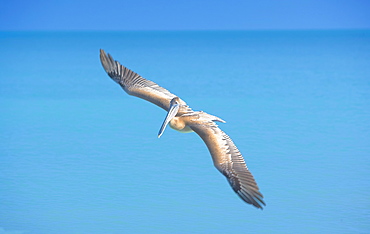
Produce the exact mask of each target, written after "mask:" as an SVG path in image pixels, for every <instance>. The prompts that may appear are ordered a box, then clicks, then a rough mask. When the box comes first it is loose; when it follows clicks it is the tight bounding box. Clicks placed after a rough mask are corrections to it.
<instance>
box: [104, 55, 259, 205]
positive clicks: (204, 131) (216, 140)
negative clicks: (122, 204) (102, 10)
mask: <svg viewBox="0 0 370 234" xmlns="http://www.w3.org/2000/svg"><path fill="white" fill-rule="evenodd" d="M100 61H101V63H102V65H103V67H104V70H105V71H106V72H107V73H108V75H109V76H110V78H112V79H113V80H114V81H115V82H117V83H118V84H119V85H120V86H121V87H122V88H123V90H125V91H126V92H127V93H128V94H129V95H133V96H136V97H139V98H142V99H145V100H147V101H149V102H151V103H154V104H156V105H157V106H159V107H162V108H163V109H164V110H166V111H167V116H166V118H165V120H164V121H163V124H162V126H161V128H160V130H159V133H158V138H159V137H160V136H161V135H162V134H163V132H164V130H165V128H166V126H167V125H168V124H170V127H171V128H173V129H175V130H177V131H180V132H196V133H197V134H198V135H199V136H200V137H201V138H202V139H203V141H204V142H205V143H206V145H207V147H208V150H209V151H210V153H211V156H212V159H213V163H214V165H215V167H216V168H217V169H218V170H219V171H220V172H221V173H222V174H223V175H224V176H225V177H226V178H227V180H228V181H229V183H230V185H231V187H232V188H233V190H234V191H235V192H236V193H237V194H238V195H239V197H240V198H241V199H242V200H244V201H245V202H246V203H249V204H252V205H253V206H255V207H257V208H260V209H262V205H265V203H264V201H263V195H262V194H261V193H260V191H259V188H258V186H257V183H256V181H255V180H254V178H253V176H252V174H251V173H250V171H249V170H248V168H247V166H246V164H245V161H244V158H243V156H242V155H241V153H240V152H239V150H238V148H237V147H236V146H235V144H234V142H233V141H232V140H231V139H230V137H229V136H228V135H227V134H226V133H224V132H223V131H222V130H221V129H220V128H219V127H218V125H217V124H216V123H215V121H217V122H223V123H225V121H223V120H222V119H220V118H218V117H216V116H213V115H210V114H207V113H205V112H203V111H193V110H192V109H191V108H190V107H189V106H188V105H186V103H185V102H184V101H183V100H182V99H180V98H179V97H177V96H176V95H174V94H172V93H170V92H169V91H168V90H167V89H165V88H162V87H161V86H159V85H157V84H156V83H154V82H152V81H150V80H146V79H144V78H143V77H141V76H140V75H138V74H137V73H135V72H133V71H131V70H130V69H128V68H126V67H124V66H123V65H121V64H120V63H119V62H118V61H115V60H114V59H113V58H112V56H111V55H110V54H108V55H107V54H106V53H105V52H104V50H102V49H101V50H100Z"/></svg>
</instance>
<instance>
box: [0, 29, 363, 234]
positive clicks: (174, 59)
mask: <svg viewBox="0 0 370 234" xmlns="http://www.w3.org/2000/svg"><path fill="white" fill-rule="evenodd" d="M100 49H104V50H105V51H106V52H107V53H110V54H111V55H112V56H113V58H114V59H115V60H118V61H119V62H120V63H121V64H123V65H124V66H126V67H128V68H129V69H131V70H133V71H135V72H137V73H138V74H140V75H141V76H143V77H144V78H146V79H149V80H152V81H154V82H156V83H157V84H159V85H160V86H163V87H164V88H166V89H168V90H170V91H171V92H172V93H174V94H175V95H177V96H179V97H180V98H182V99H183V100H185V101H186V102H187V104H188V105H189V106H190V107H191V108H192V109H193V110H202V111H205V112H207V113H210V114H212V115H215V116H218V117H220V118H222V119H223V120H225V121H226V123H220V124H219V127H220V128H221V129H222V130H223V131H225V132H226V133H227V134H228V135H229V136H230V137H231V138H232V139H233V141H234V142H235V144H236V145H237V147H238V148H239V150H240V151H241V153H242V154H243V156H244V158H245V160H246V163H247V166H248V168H249V170H250V171H251V172H252V174H253V175H254V177H255V179H256V181H257V183H258V186H259V188H260V191H261V193H262V194H263V195H264V201H265V202H266V206H265V207H264V209H263V210H259V209H256V208H254V207H253V206H251V205H248V204H246V203H244V202H243V201H242V200H241V199H240V198H239V197H238V196H237V195H236V194H235V193H234V192H233V190H232V189H231V187H230V186H229V184H228V183H227V181H226V179H225V177H224V176H223V175H222V174H221V173H219V172H218V171H217V170H216V169H215V168H214V166H213V163H212V160H211V157H210V154H209V152H208V150H207V147H206V146H205V144H204V143H203V141H202V140H201V138H200V137H199V136H197V135H196V134H195V133H186V134H183V133H179V132H177V131H174V130H172V129H170V128H167V129H166V131H165V133H164V134H163V135H162V137H161V138H160V139H158V137H157V133H158V130H159V128H160V126H161V124H162V121H163V120H164V118H165V115H166V112H165V111H163V110H162V109H161V108H158V107H157V106H155V105H153V104H151V103H149V102H146V101H144V100H141V99H139V98H137V97H133V96H129V95H127V93H125V92H124V90H123V89H121V87H120V86H119V85H117V84H116V83H114V82H113V81H112V80H111V79H110V78H109V77H108V75H107V74H106V73H105V71H104V69H103V68H102V66H101V63H100V60H99V50H100ZM0 52H1V54H0V233H1V234H23V233H24V234H26V233H27V234H44V233H45V234H49V233H51V234H54V233H56V234H59V233H61V234H62V233H63V234H64V233H76V234H77V233H78V234H80V233H89V234H91V233H97V234H100V233H113V234H114V233H370V31H369V30H318V31H315V30H303V31H299V30H296V31H295V30H292V31H289V30H288V31H122V32H119V31H117V32H116V31H96V32H94V31H91V32H89V31H83V32H79V31H70V32H69V31H68V32H67V31H50V32H49V31H40V32H38V31H29V32H26V31H25V32H17V31H9V32H4V31H3V32H0Z"/></svg>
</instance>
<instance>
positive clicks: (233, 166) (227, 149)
mask: <svg viewBox="0 0 370 234" xmlns="http://www.w3.org/2000/svg"><path fill="white" fill-rule="evenodd" d="M188 125H189V126H190V128H191V129H192V130H193V131H194V132H196V133H197V134H198V135H199V136H200V137H201V138H202V139H203V141H204V142H205V143H206V145H207V147H208V150H209V151H210V153H211V156H212V159H213V163H214V165H215V167H216V168H217V169H218V170H219V171H220V172H221V173H222V174H223V175H224V176H225V177H226V178H227V180H228V182H229V183H230V185H231V187H232V188H233V190H234V191H235V192H236V193H237V194H238V195H239V197H240V198H241V199H243V200H244V201H245V202H247V203H249V204H252V205H253V206H255V207H257V208H260V209H262V206H263V205H265V202H264V201H263V195H262V194H261V192H260V191H259V188H258V185H257V183H256V181H255V179H254V177H253V175H252V174H251V172H250V171H249V169H248V167H247V165H246V163H245V161H244V158H243V156H242V154H241V153H240V151H239V150H238V148H237V147H236V145H235V144H234V142H233V141H232V140H231V139H230V137H229V136H228V135H227V134H226V133H225V132H223V131H222V130H221V129H220V128H219V127H218V126H217V124H216V123H214V122H213V121H210V120H208V121H207V122H203V123H199V122H197V123H189V124H188Z"/></svg>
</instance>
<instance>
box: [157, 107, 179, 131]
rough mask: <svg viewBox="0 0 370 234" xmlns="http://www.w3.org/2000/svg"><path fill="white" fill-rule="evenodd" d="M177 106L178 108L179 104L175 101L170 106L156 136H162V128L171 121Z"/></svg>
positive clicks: (177, 109) (177, 108)
mask: <svg viewBox="0 0 370 234" xmlns="http://www.w3.org/2000/svg"><path fill="white" fill-rule="evenodd" d="M179 108H180V104H177V103H176V104H173V105H171V106H170V109H169V110H168V113H167V116H166V118H165V119H164V121H163V124H162V127H161V129H159V132H158V138H160V137H161V136H162V134H163V132H164V130H165V129H166V126H167V124H168V123H169V122H170V121H171V119H173V117H175V116H176V114H177V112H178V111H179Z"/></svg>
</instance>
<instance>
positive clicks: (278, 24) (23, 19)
mask: <svg viewBox="0 0 370 234" xmlns="http://www.w3.org/2000/svg"><path fill="white" fill-rule="evenodd" d="M369 9H370V1H366V0H347V1H343V0H336V1H335V0H326V1H322V0H300V1H295V0H281V1H267V0H259V1H236V0H205V1H199V0H189V1H166V0H152V1H147V0H123V1H119V0H105V1H103V0H91V1H90V0H89V1H87V0H82V1H76V0H64V1H60V0H50V1H48V0H34V1H25V0H13V1H2V3H1V8H0V30H266V29H273V30H279V29H369V28H370V14H369Z"/></svg>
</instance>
